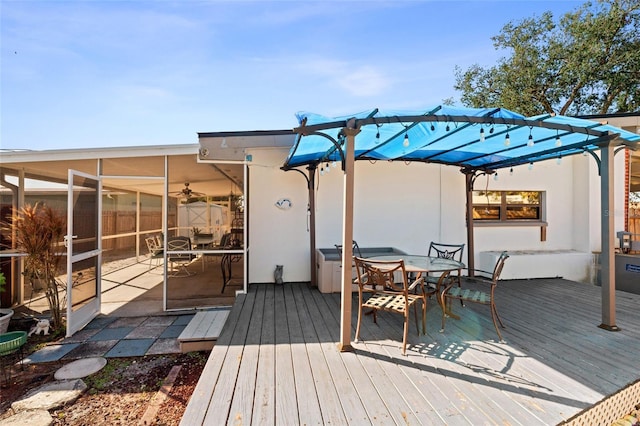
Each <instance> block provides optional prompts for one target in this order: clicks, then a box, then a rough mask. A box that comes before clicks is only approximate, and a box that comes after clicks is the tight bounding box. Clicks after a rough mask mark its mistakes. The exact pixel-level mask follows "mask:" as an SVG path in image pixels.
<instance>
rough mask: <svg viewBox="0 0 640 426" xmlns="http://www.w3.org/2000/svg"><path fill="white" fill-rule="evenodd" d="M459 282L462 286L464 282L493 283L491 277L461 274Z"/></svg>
mask: <svg viewBox="0 0 640 426" xmlns="http://www.w3.org/2000/svg"><path fill="white" fill-rule="evenodd" d="M460 280H461V284H462V285H463V286H464V285H465V284H472V285H473V284H482V285H488V286H490V285H493V279H492V278H491V277H483V276H473V277H469V276H466V275H465V276H462V277H460Z"/></svg>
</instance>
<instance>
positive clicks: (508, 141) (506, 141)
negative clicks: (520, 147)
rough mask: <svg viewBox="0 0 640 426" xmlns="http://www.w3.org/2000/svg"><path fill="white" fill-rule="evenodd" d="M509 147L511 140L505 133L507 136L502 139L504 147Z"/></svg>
mask: <svg viewBox="0 0 640 426" xmlns="http://www.w3.org/2000/svg"><path fill="white" fill-rule="evenodd" d="M509 145H511V138H510V137H509V132H507V135H506V136H505V138H504V146H509Z"/></svg>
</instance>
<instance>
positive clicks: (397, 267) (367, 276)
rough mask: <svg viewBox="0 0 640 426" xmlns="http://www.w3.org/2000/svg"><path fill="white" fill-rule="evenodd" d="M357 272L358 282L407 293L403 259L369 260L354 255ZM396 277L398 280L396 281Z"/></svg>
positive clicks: (407, 285) (407, 286) (407, 284)
mask: <svg viewBox="0 0 640 426" xmlns="http://www.w3.org/2000/svg"><path fill="white" fill-rule="evenodd" d="M354 260H355V262H356V270H357V273H358V283H359V284H361V285H363V286H369V287H372V288H377V289H382V290H383V291H392V292H401V293H404V294H405V295H407V294H408V293H409V283H408V281H407V272H406V270H405V268H404V260H389V261H382V260H371V259H366V258H361V257H354ZM396 278H398V280H397V281H396Z"/></svg>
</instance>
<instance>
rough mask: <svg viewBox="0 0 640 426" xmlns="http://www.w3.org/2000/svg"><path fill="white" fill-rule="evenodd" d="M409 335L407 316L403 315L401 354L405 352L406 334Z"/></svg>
mask: <svg viewBox="0 0 640 426" xmlns="http://www.w3.org/2000/svg"><path fill="white" fill-rule="evenodd" d="M408 335H409V318H408V317H407V316H406V315H405V317H404V333H403V337H402V355H406V354H407V336H408Z"/></svg>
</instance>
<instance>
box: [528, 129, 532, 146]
mask: <svg viewBox="0 0 640 426" xmlns="http://www.w3.org/2000/svg"><path fill="white" fill-rule="evenodd" d="M527 146H533V135H532V134H531V132H529V140H528V141H527Z"/></svg>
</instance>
